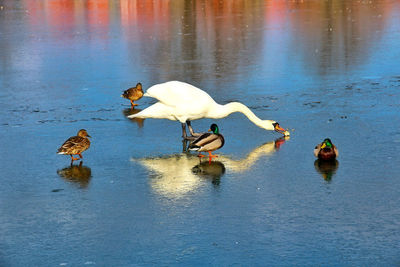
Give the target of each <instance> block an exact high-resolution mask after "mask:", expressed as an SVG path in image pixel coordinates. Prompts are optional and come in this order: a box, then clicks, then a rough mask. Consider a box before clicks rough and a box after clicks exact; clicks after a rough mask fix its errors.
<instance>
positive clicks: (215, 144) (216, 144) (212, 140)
mask: <svg viewBox="0 0 400 267" xmlns="http://www.w3.org/2000/svg"><path fill="white" fill-rule="evenodd" d="M224 144H225V139H224V137H223V136H222V134H220V133H219V128H218V126H217V125H216V124H215V123H213V124H211V126H210V129H209V130H208V132H207V133H203V134H202V135H200V136H199V137H198V138H196V139H195V140H194V141H193V142H192V143H191V144H190V145H189V150H192V151H198V152H199V157H201V158H202V157H204V155H202V154H201V152H208V154H209V159H210V161H211V159H212V158H215V157H218V156H216V155H213V154H212V153H211V152H213V151H215V150H217V149H220V148H221V147H223V146H224Z"/></svg>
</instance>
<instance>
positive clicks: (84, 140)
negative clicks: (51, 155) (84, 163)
mask: <svg viewBox="0 0 400 267" xmlns="http://www.w3.org/2000/svg"><path fill="white" fill-rule="evenodd" d="M88 137H90V135H88V133H87V132H86V130H85V129H81V130H79V132H78V134H77V135H76V136H72V137H70V138H68V140H67V141H65V142H64V144H63V145H62V146H61V147H60V148H59V149H58V151H57V154H61V155H70V156H71V160H72V161H74V160H79V159H82V158H83V157H82V154H81V153H82V152H83V151H85V150H86V149H88V148H89V147H90V141H89V138H88ZM73 155H79V158H74V157H73Z"/></svg>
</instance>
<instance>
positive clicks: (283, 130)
mask: <svg viewBox="0 0 400 267" xmlns="http://www.w3.org/2000/svg"><path fill="white" fill-rule="evenodd" d="M272 125H274V130H275V132H278V133H281V134H283V135H285V132H286V130H285V129H283V128H282V127H281V126H280V125H279V123H277V122H275V123H273V124H272Z"/></svg>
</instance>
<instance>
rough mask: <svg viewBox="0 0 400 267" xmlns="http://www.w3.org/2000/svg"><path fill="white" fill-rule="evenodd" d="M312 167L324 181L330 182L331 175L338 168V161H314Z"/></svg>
mask: <svg viewBox="0 0 400 267" xmlns="http://www.w3.org/2000/svg"><path fill="white" fill-rule="evenodd" d="M314 167H315V169H316V170H317V172H319V173H320V174H321V175H322V177H323V178H324V180H325V181H327V182H330V181H331V180H332V177H333V175H334V174H335V173H336V171H337V169H338V168H339V161H337V160H336V159H335V160H329V161H324V160H320V159H317V160H315V161H314Z"/></svg>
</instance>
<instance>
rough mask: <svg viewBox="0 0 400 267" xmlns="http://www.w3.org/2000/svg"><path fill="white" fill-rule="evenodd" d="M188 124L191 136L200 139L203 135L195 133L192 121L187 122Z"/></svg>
mask: <svg viewBox="0 0 400 267" xmlns="http://www.w3.org/2000/svg"><path fill="white" fill-rule="evenodd" d="M186 124H187V126H188V128H189V132H190V134H191V135H192V136H193V137H199V136H200V135H201V133H195V132H194V131H193V128H192V123H191V122H190V121H186Z"/></svg>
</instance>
